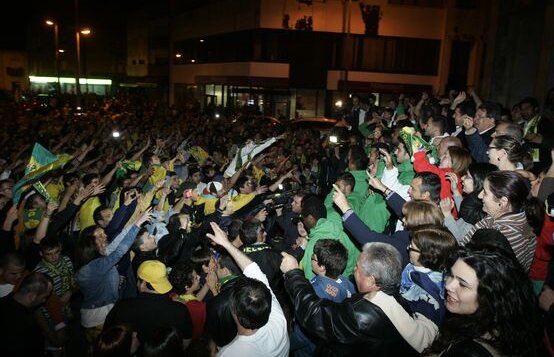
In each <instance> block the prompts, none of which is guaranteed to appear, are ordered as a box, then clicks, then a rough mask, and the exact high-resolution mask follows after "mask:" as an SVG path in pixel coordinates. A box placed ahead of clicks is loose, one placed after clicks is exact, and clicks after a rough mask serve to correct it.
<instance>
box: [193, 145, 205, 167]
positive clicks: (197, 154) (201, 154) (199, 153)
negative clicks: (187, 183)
mask: <svg viewBox="0 0 554 357" xmlns="http://www.w3.org/2000/svg"><path fill="white" fill-rule="evenodd" d="M188 152H189V153H190V154H191V156H192V157H194V158H195V159H196V161H197V162H198V163H199V164H200V165H204V163H205V162H206V160H207V159H208V156H210V155H209V154H208V153H207V152H206V150H204V149H202V148H201V147H200V146H193V147H191V148H190V149H189V150H188Z"/></svg>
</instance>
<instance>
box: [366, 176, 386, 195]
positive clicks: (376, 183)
mask: <svg viewBox="0 0 554 357" xmlns="http://www.w3.org/2000/svg"><path fill="white" fill-rule="evenodd" d="M367 177H368V180H367V181H368V183H369V185H370V186H371V187H373V188H374V189H376V190H378V191H381V192H385V191H386V190H387V186H385V185H384V184H383V183H382V182H381V180H379V179H378V178H377V177H375V176H374V175H370V174H368V175H367Z"/></svg>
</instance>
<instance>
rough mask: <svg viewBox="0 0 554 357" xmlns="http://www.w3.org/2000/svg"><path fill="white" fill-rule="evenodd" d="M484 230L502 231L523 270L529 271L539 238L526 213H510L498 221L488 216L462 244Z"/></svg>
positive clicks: (475, 226)
mask: <svg viewBox="0 0 554 357" xmlns="http://www.w3.org/2000/svg"><path fill="white" fill-rule="evenodd" d="M482 228H490V229H496V230H497V231H500V233H502V234H503V235H504V236H505V237H506V239H508V242H509V243H510V246H511V247H512V250H513V251H514V253H515V255H516V257H517V260H519V262H520V263H521V266H522V267H523V269H524V270H525V271H526V272H528V271H529V268H530V267H531V262H532V261H533V256H534V254H535V248H536V246H537V237H536V236H535V234H534V233H533V229H532V228H531V226H529V223H528V222H527V217H526V216H525V212H520V213H510V214H507V215H504V216H502V217H499V218H497V219H494V218H492V217H491V216H487V217H485V218H483V219H482V220H480V221H479V222H477V223H476V224H475V225H474V226H473V228H471V229H470V230H469V232H467V234H466V235H465V237H464V238H463V240H462V241H461V242H460V243H461V244H462V245H465V244H466V243H468V242H469V241H470V240H471V238H472V237H473V234H474V233H475V231H476V230H478V229H482Z"/></svg>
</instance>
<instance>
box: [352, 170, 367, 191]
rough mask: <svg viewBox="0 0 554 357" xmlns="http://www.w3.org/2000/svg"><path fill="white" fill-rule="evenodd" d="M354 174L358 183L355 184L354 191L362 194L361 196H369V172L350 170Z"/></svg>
mask: <svg viewBox="0 0 554 357" xmlns="http://www.w3.org/2000/svg"><path fill="white" fill-rule="evenodd" d="M348 172H350V173H351V174H352V176H354V180H355V181H356V184H355V185H354V192H357V193H358V194H360V196H361V197H365V196H367V189H368V187H369V185H368V183H367V173H366V172H365V170H356V171H348Z"/></svg>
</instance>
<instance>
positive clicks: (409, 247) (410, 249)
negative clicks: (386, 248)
mask: <svg viewBox="0 0 554 357" xmlns="http://www.w3.org/2000/svg"><path fill="white" fill-rule="evenodd" d="M406 250H407V251H408V252H414V253H421V250H419V249H416V248H413V247H412V244H411V243H410V244H409V245H408V246H407V247H406Z"/></svg>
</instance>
